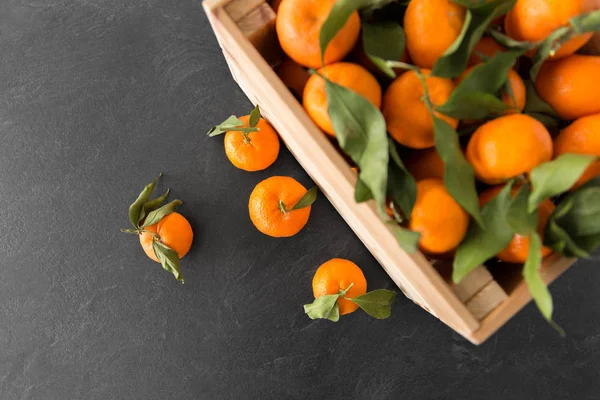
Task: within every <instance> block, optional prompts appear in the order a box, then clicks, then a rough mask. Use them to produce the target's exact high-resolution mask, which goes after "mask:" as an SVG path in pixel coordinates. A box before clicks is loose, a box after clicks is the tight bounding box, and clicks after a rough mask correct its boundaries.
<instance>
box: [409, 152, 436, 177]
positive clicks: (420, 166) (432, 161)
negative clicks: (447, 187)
mask: <svg viewBox="0 0 600 400" xmlns="http://www.w3.org/2000/svg"><path fill="white" fill-rule="evenodd" d="M406 168H407V169H408V172H410V173H411V174H412V176H414V177H415V179H416V180H417V181H420V180H423V179H428V178H437V179H444V171H445V168H444V162H443V161H442V159H441V158H440V156H439V154H438V152H437V150H436V149H435V148H434V147H431V148H429V149H425V150H415V151H412V152H411V153H410V155H409V156H408V158H407V159H406Z"/></svg>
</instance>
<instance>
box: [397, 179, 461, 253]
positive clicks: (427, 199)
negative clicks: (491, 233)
mask: <svg viewBox="0 0 600 400" xmlns="http://www.w3.org/2000/svg"><path fill="white" fill-rule="evenodd" d="M408 226H409V228H410V229H411V230H413V231H416V232H419V233H421V239H420V241H419V247H420V248H421V250H423V251H424V252H426V253H429V254H444V253H448V252H450V251H453V250H454V249H455V248H456V247H457V246H458V245H459V244H460V242H461V241H462V239H463V238H464V237H465V235H466V233H467V228H468V226H469V215H468V214H467V212H466V211H465V210H464V209H463V208H462V207H461V206H460V205H459V204H458V203H457V202H456V200H454V198H453V197H452V196H451V195H450V193H448V190H447V189H446V187H445V186H444V182H443V181H442V180H441V179H437V178H428V179H423V180H420V181H418V182H417V199H416V201H415V205H414V207H413V210H412V213H411V216H410V220H409V225H408Z"/></svg>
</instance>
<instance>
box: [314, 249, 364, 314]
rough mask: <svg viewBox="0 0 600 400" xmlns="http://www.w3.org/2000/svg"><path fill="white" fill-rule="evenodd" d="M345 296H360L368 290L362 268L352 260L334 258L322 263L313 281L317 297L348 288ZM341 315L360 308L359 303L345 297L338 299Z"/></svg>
mask: <svg viewBox="0 0 600 400" xmlns="http://www.w3.org/2000/svg"><path fill="white" fill-rule="evenodd" d="M351 284H352V287H351V288H350V290H348V292H346V294H345V297H348V298H353V297H358V296H361V295H363V294H365V293H366V292H367V280H366V279H365V276H364V275H363V272H362V270H361V269H360V268H359V267H358V265H356V264H354V263H353V262H352V261H348V260H344V259H341V258H334V259H332V260H329V261H327V262H326V263H325V264H323V265H321V266H320V267H319V269H317V272H316V273H315V276H314V278H313V281H312V287H313V294H314V296H315V299H316V298H319V297H321V296H325V295H327V294H337V293H339V291H340V290H346V289H348V287H349V286H350V285H351ZM338 306H339V309H340V315H346V314H350V313H352V312H354V311H356V309H357V308H358V305H356V304H355V303H353V302H351V301H350V300H346V299H343V298H341V297H340V298H339V299H338Z"/></svg>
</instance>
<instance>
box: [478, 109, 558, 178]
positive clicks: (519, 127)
mask: <svg viewBox="0 0 600 400" xmlns="http://www.w3.org/2000/svg"><path fill="white" fill-rule="evenodd" d="M466 157H467V161H469V162H470V163H471V165H473V168H474V169H475V175H476V176H477V178H478V179H479V180H480V181H482V182H485V183H488V184H496V183H500V182H502V181H504V180H507V179H510V178H513V177H515V176H518V175H521V174H524V173H528V172H529V171H531V170H532V169H533V168H535V167H536V166H538V165H539V164H541V163H543V162H546V161H550V160H551V159H552V137H551V136H550V133H549V132H548V130H547V129H546V127H544V125H542V123H541V122H539V121H538V120H536V119H534V118H532V117H530V116H527V115H524V114H511V115H506V116H503V117H500V118H496V119H494V120H492V121H489V122H486V123H485V124H483V125H481V126H480V127H479V128H477V130H476V131H475V133H473V136H471V139H470V140H469V144H468V145H467V152H466Z"/></svg>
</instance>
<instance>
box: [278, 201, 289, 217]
mask: <svg viewBox="0 0 600 400" xmlns="http://www.w3.org/2000/svg"><path fill="white" fill-rule="evenodd" d="M279 210H281V212H282V213H284V214H285V213H287V212H288V210H286V208H285V204H283V200H279Z"/></svg>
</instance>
